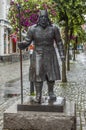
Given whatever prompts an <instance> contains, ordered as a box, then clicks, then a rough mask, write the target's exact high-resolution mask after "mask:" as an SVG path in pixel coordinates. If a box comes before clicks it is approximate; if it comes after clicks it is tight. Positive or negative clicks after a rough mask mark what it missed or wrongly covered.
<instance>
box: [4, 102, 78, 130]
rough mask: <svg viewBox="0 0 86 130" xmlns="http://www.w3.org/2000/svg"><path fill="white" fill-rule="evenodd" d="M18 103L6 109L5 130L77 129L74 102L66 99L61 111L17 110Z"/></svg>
mask: <svg viewBox="0 0 86 130" xmlns="http://www.w3.org/2000/svg"><path fill="white" fill-rule="evenodd" d="M17 104H19V102H17V103H16V104H14V105H13V106H11V107H10V108H9V109H8V110H7V111H5V113H4V125H3V130H76V115H75V103H74V102H67V101H66V102H65V108H64V112H60V113H59V112H47V111H46V112H44V111H40V112H39V111H19V110H18V111H17Z"/></svg>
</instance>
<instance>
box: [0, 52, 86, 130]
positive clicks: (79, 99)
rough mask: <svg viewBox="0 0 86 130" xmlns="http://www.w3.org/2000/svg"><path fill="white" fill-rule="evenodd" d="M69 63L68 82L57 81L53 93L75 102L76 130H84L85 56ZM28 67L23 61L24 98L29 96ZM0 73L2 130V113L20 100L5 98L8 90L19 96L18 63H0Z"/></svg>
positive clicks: (1, 118) (26, 62) (44, 90)
mask: <svg viewBox="0 0 86 130" xmlns="http://www.w3.org/2000/svg"><path fill="white" fill-rule="evenodd" d="M70 62H71V67H70V71H69V72H67V79H68V82H67V83H62V82H61V81H57V82H56V84H55V93H56V95H57V96H62V97H65V98H66V100H68V101H75V103H76V116H77V124H76V125H77V130H86V54H85V53H80V54H78V55H77V57H76V61H70ZM60 64H61V63H60ZM28 66H29V60H27V61H23V87H24V96H26V95H28V94H29V81H28V70H29V67H28ZM0 73H1V75H0V127H1V129H2V125H3V112H4V111H5V110H6V109H7V108H8V107H9V106H11V105H12V104H13V102H16V100H18V99H19V98H20V96H14V97H13V98H7V97H5V95H6V91H7V90H8V89H10V92H11V93H12V92H15V93H18V94H20V89H21V88H20V81H19V79H20V63H19V62H17V63H13V64H2V63H0ZM15 81H16V85H14V86H15V91H14V90H13V89H12V86H13V83H14V84H15ZM11 85H12V86H11ZM14 86H13V87H14ZM7 88H8V89H7ZM43 95H47V87H46V83H44V86H43ZM1 129H0V130H1Z"/></svg>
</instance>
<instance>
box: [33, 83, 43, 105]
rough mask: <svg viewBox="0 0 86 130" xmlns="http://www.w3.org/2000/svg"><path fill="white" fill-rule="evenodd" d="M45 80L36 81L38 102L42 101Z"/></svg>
mask: <svg viewBox="0 0 86 130" xmlns="http://www.w3.org/2000/svg"><path fill="white" fill-rule="evenodd" d="M42 86H43V82H35V88H36V102H37V103H41V98H42Z"/></svg>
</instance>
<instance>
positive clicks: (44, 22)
mask: <svg viewBox="0 0 86 130" xmlns="http://www.w3.org/2000/svg"><path fill="white" fill-rule="evenodd" d="M39 24H40V25H41V26H42V27H43V28H46V26H47V25H48V16H46V15H41V16H40V17H39Z"/></svg>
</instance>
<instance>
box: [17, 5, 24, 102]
mask: <svg viewBox="0 0 86 130" xmlns="http://www.w3.org/2000/svg"><path fill="white" fill-rule="evenodd" d="M17 8H18V14H19V41H20V42H21V20H20V17H21V16H20V12H21V5H20V4H18V5H17ZM20 77H21V104H23V76H22V50H20Z"/></svg>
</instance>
